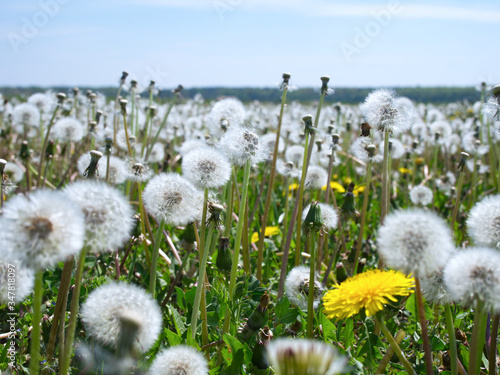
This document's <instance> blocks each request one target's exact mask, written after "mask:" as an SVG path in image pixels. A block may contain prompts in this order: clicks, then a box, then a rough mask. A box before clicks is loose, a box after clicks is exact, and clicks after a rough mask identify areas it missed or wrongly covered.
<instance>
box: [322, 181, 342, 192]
mask: <svg viewBox="0 0 500 375" xmlns="http://www.w3.org/2000/svg"><path fill="white" fill-rule="evenodd" d="M330 187H331V188H332V190H335V191H338V192H339V193H345V189H344V187H343V186H342V185H340V184H339V183H338V182H335V181H330ZM321 190H323V191H325V190H326V185H325V186H323V187H322V188H321Z"/></svg>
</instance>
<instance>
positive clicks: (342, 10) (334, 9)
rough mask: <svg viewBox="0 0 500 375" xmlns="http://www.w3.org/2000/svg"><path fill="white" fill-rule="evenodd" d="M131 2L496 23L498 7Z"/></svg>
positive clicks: (267, 0)
mask: <svg viewBox="0 0 500 375" xmlns="http://www.w3.org/2000/svg"><path fill="white" fill-rule="evenodd" d="M129 2H130V3H132V4H135V5H143V6H144V5H149V6H156V7H167V8H180V9H192V10H213V9H215V8H216V7H217V6H219V7H220V6H226V7H228V8H231V9H234V10H237V9H241V10H249V11H281V12H291V13H300V14H307V15H309V16H315V17H369V16H371V14H372V12H373V11H376V10H381V9H384V8H387V7H388V6H389V5H388V4H389V3H393V4H394V3H397V4H399V6H400V7H402V9H403V10H402V12H401V13H399V14H398V15H397V17H400V18H410V19H443V20H463V21H477V22H491V23H500V10H498V9H481V8H478V6H479V4H476V6H474V7H460V6H453V5H450V6H446V5H434V4H408V3H407V2H406V1H404V0H395V1H394V0H393V1H381V2H379V3H376V4H373V3H372V4H367V3H364V4H363V3H355V2H339V1H336V2H333V1H325V0H129Z"/></svg>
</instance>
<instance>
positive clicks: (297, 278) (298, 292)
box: [285, 266, 324, 310]
mask: <svg viewBox="0 0 500 375" xmlns="http://www.w3.org/2000/svg"><path fill="white" fill-rule="evenodd" d="M309 275H310V270H309V267H305V266H297V267H294V268H292V269H291V270H290V272H289V273H288V275H287V276H286V281H285V293H286V296H287V298H288V300H289V301H290V302H291V303H292V304H294V305H295V306H297V307H299V308H300V309H302V310H307V301H308V298H309ZM323 290H324V289H323V287H322V285H321V283H320V282H319V276H318V274H315V280H314V308H315V309H316V308H317V307H318V306H319V302H320V298H321V295H322V294H323Z"/></svg>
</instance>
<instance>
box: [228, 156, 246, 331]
mask: <svg viewBox="0 0 500 375" xmlns="http://www.w3.org/2000/svg"><path fill="white" fill-rule="evenodd" d="M250 167H251V160H250V159H249V160H247V162H246V164H245V172H244V176H243V187H242V189H241V201H240V205H239V213H238V218H239V220H238V226H237V229H236V240H235V242H234V252H233V262H232V267H231V275H230V278H229V296H230V298H231V299H232V298H233V296H234V289H235V287H236V272H237V271H238V261H239V258H240V246H241V235H242V233H243V222H244V220H243V217H244V215H245V209H246V207H247V205H246V201H247V195H248V182H249V180H250ZM228 214H229V213H228ZM233 302H234V301H233ZM230 324H231V313H230V312H229V309H226V316H225V318H224V330H223V333H228V332H229V326H230Z"/></svg>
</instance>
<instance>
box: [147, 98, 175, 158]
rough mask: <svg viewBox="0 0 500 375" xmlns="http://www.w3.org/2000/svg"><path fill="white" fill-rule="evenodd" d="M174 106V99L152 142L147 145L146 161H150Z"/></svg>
mask: <svg viewBox="0 0 500 375" xmlns="http://www.w3.org/2000/svg"><path fill="white" fill-rule="evenodd" d="M173 106H174V101H173V100H172V102H171V103H170V105H169V106H168V109H167V113H165V116H164V117H163V120H162V122H161V124H160V127H159V128H158V131H157V132H156V134H155V136H154V138H153V140H152V141H151V144H150V145H149V147H146V155H145V157H144V160H145V161H148V159H149V155H150V154H151V150H153V147H154V145H155V144H156V142H157V141H158V137H159V136H160V133H161V131H162V130H163V128H164V127H165V124H166V123H167V119H168V115H169V114H170V111H172V108H173Z"/></svg>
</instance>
